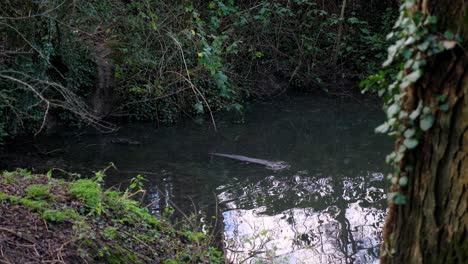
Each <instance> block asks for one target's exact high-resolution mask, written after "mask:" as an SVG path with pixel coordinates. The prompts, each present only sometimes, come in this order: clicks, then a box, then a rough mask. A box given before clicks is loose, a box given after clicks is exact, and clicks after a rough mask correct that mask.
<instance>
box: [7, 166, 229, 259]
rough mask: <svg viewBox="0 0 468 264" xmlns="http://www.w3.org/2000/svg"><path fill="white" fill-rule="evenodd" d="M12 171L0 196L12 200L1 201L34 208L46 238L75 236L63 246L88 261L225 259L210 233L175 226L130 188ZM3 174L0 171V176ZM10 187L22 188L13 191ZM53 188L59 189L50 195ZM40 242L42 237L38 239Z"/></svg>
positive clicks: (25, 207)
mask: <svg viewBox="0 0 468 264" xmlns="http://www.w3.org/2000/svg"><path fill="white" fill-rule="evenodd" d="M11 175H12V176H11V177H12V178H11V180H12V182H15V183H14V184H13V186H12V188H8V189H7V190H3V192H0V201H1V200H5V201H8V200H9V201H10V203H6V205H3V204H2V206H11V205H12V204H20V205H22V206H20V207H18V206H15V209H16V210H23V211H25V210H29V211H32V212H37V213H34V214H32V216H33V217H35V218H36V220H39V221H38V222H44V221H42V220H46V221H47V222H49V224H48V225H47V226H48V227H47V228H48V229H49V230H51V231H52V232H50V233H48V234H46V236H47V237H48V238H49V237H50V236H56V237H58V238H59V239H61V238H63V237H65V238H67V239H70V240H72V241H76V242H77V243H76V244H73V245H72V244H69V245H67V247H74V248H71V249H70V250H74V251H75V252H78V253H79V254H80V257H81V258H83V259H86V260H87V261H88V262H90V263H95V262H98V263H153V262H157V263H162V262H164V260H166V259H172V260H173V261H175V262H173V263H187V262H191V263H199V262H200V260H201V259H208V258H209V263H222V262H223V261H222V257H221V255H220V254H221V253H220V252H219V251H217V249H212V248H211V247H210V246H209V243H210V240H209V239H206V237H205V236H204V235H202V234H201V233H198V232H189V231H187V230H192V229H193V226H191V225H188V224H182V225H179V227H178V229H176V228H175V227H174V226H172V225H171V223H170V222H169V221H168V220H167V219H166V218H164V217H156V216H155V215H153V214H151V212H149V210H148V209H147V208H145V207H143V206H141V204H140V203H139V202H137V201H135V200H133V199H131V197H135V193H132V192H131V190H127V191H125V192H118V191H115V190H106V191H103V190H102V188H101V187H100V185H99V179H81V180H77V181H65V182H60V181H58V180H56V179H53V178H48V177H46V175H31V178H30V179H29V178H26V177H23V176H22V175H20V174H18V173H16V174H11ZM4 178H5V175H1V174H0V180H1V179H4ZM47 181H48V183H47V184H43V183H44V182H47ZM51 186H53V187H54V188H51ZM10 189H11V190H24V191H23V193H19V195H18V196H17V195H13V194H16V193H13V192H11V193H10V192H9V190H10ZM60 190H67V192H66V193H63V192H62V191H60ZM56 191H59V195H58V194H57V193H55V195H54V192H56ZM50 197H54V199H49V198H50ZM80 201H81V202H82V203H81V202H80ZM83 203H84V204H85V205H86V207H84V206H83ZM88 208H89V209H90V210H91V212H92V213H90V214H86V216H84V215H80V214H79V213H78V212H81V213H82V210H85V211H86V210H87V209H88ZM96 212H97V213H96ZM23 213H25V212H23ZM10 217H13V218H14V215H13V216H11V215H10ZM37 217H39V218H38V219H37ZM70 222H71V224H70ZM189 222H190V223H194V222H196V221H195V220H189ZM187 223H188V222H187ZM18 224H21V225H24V226H28V225H29V227H30V230H31V232H32V233H34V232H35V231H37V229H36V228H35V227H34V225H35V224H34V223H18ZM121 231H122V232H121ZM187 234H193V241H196V243H193V242H188V241H189V240H188V239H186V237H187ZM34 236H37V237H38V238H43V237H44V234H43V233H34ZM38 243H42V242H41V240H40V239H38ZM202 255H203V257H202Z"/></svg>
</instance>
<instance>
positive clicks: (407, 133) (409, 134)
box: [404, 128, 416, 138]
mask: <svg viewBox="0 0 468 264" xmlns="http://www.w3.org/2000/svg"><path fill="white" fill-rule="evenodd" d="M414 134H416V130H414V129H412V128H409V129H407V130H406V131H405V133H404V136H405V138H411V137H412V136H414Z"/></svg>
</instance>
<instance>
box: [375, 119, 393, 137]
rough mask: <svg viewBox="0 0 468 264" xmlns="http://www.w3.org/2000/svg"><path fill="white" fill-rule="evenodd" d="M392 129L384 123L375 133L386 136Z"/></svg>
mask: <svg viewBox="0 0 468 264" xmlns="http://www.w3.org/2000/svg"><path fill="white" fill-rule="evenodd" d="M389 128H390V125H389V124H388V123H387V122H385V123H383V124H382V125H380V126H378V127H377V128H376V129H375V132H376V133H381V134H385V133H387V131H388V129H389Z"/></svg>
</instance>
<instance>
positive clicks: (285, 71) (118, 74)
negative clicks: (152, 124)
mask: <svg viewBox="0 0 468 264" xmlns="http://www.w3.org/2000/svg"><path fill="white" fill-rule="evenodd" d="M348 2H349V1H348ZM393 2H394V1H378V3H373V2H368V1H351V3H348V5H347V6H346V8H345V9H344V11H345V12H344V13H343V14H344V16H343V17H340V10H341V1H315V0H294V1H272V0H256V1H254V0H252V1H236V2H235V1H233V0H214V1H209V2H208V1H201V0H200V1H186V0H178V1H156V0H137V1H124V0H119V1H98V0H91V1H84V0H78V1H76V0H74V1H72V0H44V1H33V0H26V1H19V0H7V1H5V4H2V5H3V6H2V7H1V10H0V29H1V33H0V34H1V35H0V41H1V42H0V47H1V48H2V50H1V51H0V62H1V63H0V80H1V82H0V89H1V90H0V111H1V112H2V115H1V117H0V118H1V119H0V139H1V138H4V137H5V136H6V135H7V134H8V135H15V134H18V133H24V132H26V133H28V132H34V133H38V132H41V131H43V130H44V129H47V127H48V126H49V125H50V124H53V123H54V122H55V123H56V122H59V123H66V124H73V125H78V126H79V125H83V124H91V125H94V126H95V127H97V128H99V129H103V130H111V129H113V126H112V125H111V124H109V123H106V122H104V121H103V120H105V118H106V117H117V118H130V119H137V120H157V121H158V122H163V123H171V122H174V121H177V119H179V118H180V115H181V113H185V114H189V115H192V114H202V113H207V112H210V113H211V112H212V111H215V110H218V109H227V110H234V111H242V102H243V100H244V99H245V98H248V97H249V96H252V95H253V96H265V95H274V94H278V93H281V92H283V91H284V90H285V89H286V88H287V87H298V88H305V89H306V90H311V89H317V88H320V89H325V90H326V89H327V88H329V87H328V86H329V85H327V84H328V83H330V81H333V82H334V81H336V79H337V78H346V79H350V78H359V77H360V76H361V75H363V74H366V73H367V72H368V71H369V70H372V69H373V68H375V66H376V65H377V63H380V61H381V59H382V54H383V53H382V50H383V47H384V44H385V41H384V34H383V33H382V32H385V31H386V28H388V25H391V23H389V21H390V20H391V19H392V13H393V12H392V10H393V9H392V3H393ZM340 28H341V30H340ZM338 32H342V34H341V35H340V36H341V37H337V35H338ZM337 73H339V74H337Z"/></svg>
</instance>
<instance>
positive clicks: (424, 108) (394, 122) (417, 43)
mask: <svg viewBox="0 0 468 264" xmlns="http://www.w3.org/2000/svg"><path fill="white" fill-rule="evenodd" d="M414 6H415V0H406V1H403V3H402V4H401V7H400V16H399V18H398V20H397V21H396V23H395V26H394V27H393V31H392V32H391V33H390V34H388V36H387V38H388V39H389V40H392V41H394V44H393V45H391V46H390V47H389V48H388V57H387V60H386V61H385V62H384V63H383V67H384V68H385V69H384V70H381V71H379V72H378V73H377V74H375V75H372V76H370V77H368V78H367V79H366V80H364V81H362V82H361V84H360V86H361V87H362V88H363V92H365V91H373V92H376V93H378V95H379V96H381V97H382V98H383V100H384V110H385V112H386V114H387V120H386V122H385V123H384V124H382V125H380V126H379V127H377V128H376V132H379V133H386V134H388V135H389V136H391V137H394V138H396V140H397V141H396V142H397V144H396V149H395V151H394V152H392V153H390V154H389V155H388V156H387V158H386V161H387V163H389V164H391V165H392V166H393V168H394V172H393V173H392V174H390V175H389V176H388V179H389V180H391V182H392V186H393V187H392V192H391V193H389V194H388V199H389V201H390V203H393V204H395V205H404V204H406V202H407V198H406V197H405V195H404V194H403V192H404V191H405V188H406V186H407V185H408V182H409V181H410V180H411V179H409V178H408V175H409V173H410V172H411V171H412V169H413V168H412V167H410V166H407V165H405V163H404V158H405V154H406V153H407V152H409V151H412V150H413V149H415V148H417V147H418V146H419V145H420V143H421V140H422V136H423V135H424V133H425V132H427V131H429V130H430V129H431V128H432V126H433V125H434V122H435V113H436V112H437V111H438V110H442V111H447V110H448V109H449V105H448V104H446V103H445V99H446V98H447V95H440V96H438V97H437V100H438V102H437V103H434V102H432V101H424V100H425V99H420V101H417V102H412V100H414V98H411V97H412V96H411V94H413V93H414V89H415V86H414V85H415V84H416V83H417V82H418V81H419V80H420V79H421V78H422V77H423V75H424V68H425V66H426V64H427V61H428V60H429V59H430V58H431V57H433V56H435V55H437V54H439V53H441V52H444V51H446V50H449V49H452V48H454V47H455V46H456V45H457V42H456V39H457V38H456V36H455V35H454V34H452V33H450V32H446V33H445V34H444V36H442V34H439V33H438V31H437V27H436V25H437V18H436V17H434V16H431V15H429V14H424V13H422V12H420V11H417V12H415V11H414ZM390 244H391V243H390ZM387 247H388V245H387ZM393 253H394V250H393V249H391V248H385V249H384V251H383V254H390V255H391V254H393Z"/></svg>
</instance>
